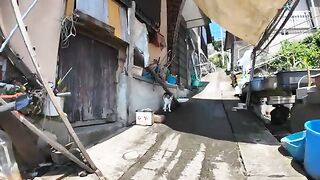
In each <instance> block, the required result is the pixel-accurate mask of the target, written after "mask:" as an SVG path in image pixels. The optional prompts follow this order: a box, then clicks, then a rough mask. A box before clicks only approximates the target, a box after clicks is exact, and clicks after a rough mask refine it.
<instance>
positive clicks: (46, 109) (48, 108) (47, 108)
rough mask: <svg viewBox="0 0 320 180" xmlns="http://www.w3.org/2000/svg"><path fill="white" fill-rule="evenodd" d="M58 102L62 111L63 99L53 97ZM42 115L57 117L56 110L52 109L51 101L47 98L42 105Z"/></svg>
mask: <svg viewBox="0 0 320 180" xmlns="http://www.w3.org/2000/svg"><path fill="white" fill-rule="evenodd" d="M55 98H56V100H57V101H58V102H60V105H61V107H62V109H63V104H64V98H63V97H55ZM43 114H44V115H46V116H52V117H53V116H59V113H58V112H57V110H56V108H55V107H54V105H53V103H52V101H51V100H50V98H49V97H47V98H46V99H45V101H44V103H43Z"/></svg>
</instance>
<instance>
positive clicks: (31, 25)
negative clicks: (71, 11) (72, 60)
mask: <svg viewBox="0 0 320 180" xmlns="http://www.w3.org/2000/svg"><path fill="white" fill-rule="evenodd" d="M31 3H32V0H23V1H19V7H20V10H21V13H22V14H24V12H26V10H27V8H28V7H29V6H30V4H31ZM63 13H64V0H55V1H52V0H41V1H38V2H37V4H36V5H35V7H34V8H33V9H32V10H31V11H30V13H29V14H28V16H27V17H26V18H25V20H24V22H25V24H26V26H27V30H28V33H29V35H30V39H31V41H32V44H33V46H34V47H35V51H36V53H37V60H38V62H39V65H40V67H41V72H42V73H43V74H44V77H45V78H46V79H47V81H50V82H54V81H55V77H56V67H57V66H56V65H57V54H58V46H59V39H60V29H61V26H60V24H61V20H62V16H63ZM0 17H5V18H2V22H1V21H0V23H1V24H0V25H1V28H2V30H3V32H4V34H5V36H8V34H9V33H10V31H11V29H12V28H13V27H14V25H15V24H16V21H15V16H14V12H13V9H12V7H11V3H10V0H1V1H0ZM10 45H11V47H12V49H13V50H14V51H15V52H16V53H18V54H19V56H20V58H21V59H23V61H24V62H25V63H26V64H27V65H28V67H29V68H30V69H32V70H34V68H33V65H32V63H31V60H30V57H29V55H28V51H27V49H26V47H25V44H24V42H23V40H22V36H21V34H20V31H19V30H17V31H16V32H15V34H14V36H13V37H12V39H11V41H10Z"/></svg>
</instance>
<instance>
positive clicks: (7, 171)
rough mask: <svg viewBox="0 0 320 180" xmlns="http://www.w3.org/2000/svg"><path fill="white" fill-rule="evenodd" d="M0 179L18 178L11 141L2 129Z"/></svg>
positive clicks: (0, 133)
mask: <svg viewBox="0 0 320 180" xmlns="http://www.w3.org/2000/svg"><path fill="white" fill-rule="evenodd" d="M0 179H8V180H20V179H21V175H20V172H19V168H18V164H17V162H16V159H15V157H14V155H13V149H12V142H11V140H10V138H9V136H8V135H7V133H5V132H4V131H1V130H0Z"/></svg>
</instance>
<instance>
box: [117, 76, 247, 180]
mask: <svg viewBox="0 0 320 180" xmlns="http://www.w3.org/2000/svg"><path fill="white" fill-rule="evenodd" d="M204 80H205V81H207V82H209V84H208V85H207V86H206V88H205V89H204V90H203V91H202V92H200V93H199V94H197V95H195V96H194V97H193V98H192V99H191V100H190V101H188V102H187V103H185V104H183V105H182V106H181V107H179V108H178V109H176V110H175V111H174V112H172V113H170V114H167V119H166V123H165V124H166V125H167V126H168V130H167V131H166V132H165V133H164V134H165V135H164V136H160V137H158V139H157V143H156V144H155V145H154V146H153V147H152V148H151V149H150V150H149V151H148V152H147V153H146V154H145V155H144V156H142V158H141V159H140V160H139V162H138V163H136V164H135V165H133V166H132V167H131V168H130V169H129V170H128V171H127V172H126V173H125V174H124V175H123V176H122V177H121V179H217V180H219V179H221V180H226V179H246V178H245V169H244V168H243V165H242V163H241V158H240V156H239V147H238V145H237V142H236V141H235V136H234V134H233V133H232V129H231V126H230V123H229V121H228V118H227V114H226V112H225V109H224V104H223V102H222V98H224V99H226V98H231V97H232V96H228V93H229V94H231V93H230V92H231V90H228V86H230V85H229V84H228V83H229V82H228V79H227V77H226V76H225V74H224V73H223V72H222V71H219V72H217V73H213V74H209V75H208V76H207V77H205V78H204Z"/></svg>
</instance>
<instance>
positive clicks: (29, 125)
mask: <svg viewBox="0 0 320 180" xmlns="http://www.w3.org/2000/svg"><path fill="white" fill-rule="evenodd" d="M0 102H1V103H2V105H7V104H8V103H7V102H6V101H4V100H3V99H2V98H0ZM11 113H12V115H13V116H15V117H16V118H17V119H18V120H19V121H20V122H21V123H23V124H24V125H25V126H26V127H27V128H29V129H30V130H31V131H32V132H33V133H35V134H36V135H38V136H39V137H40V138H41V139H43V140H44V141H46V142H47V143H48V144H50V145H51V146H52V147H53V148H55V149H56V150H58V151H60V152H61V153H62V154H63V155H65V156H66V157H67V158H69V159H70V160H71V161H73V162H75V163H76V164H78V165H79V166H80V167H82V168H83V169H85V170H87V171H88V172H93V170H92V169H91V168H89V167H88V166H87V165H85V164H84V163H83V162H81V161H80V160H79V159H78V158H76V157H75V156H74V155H73V154H72V153H70V152H69V151H68V150H67V149H66V148H65V147H63V146H62V145H61V144H59V143H58V142H56V141H55V140H53V139H51V138H49V137H48V136H47V135H46V134H45V133H43V132H42V131H41V130H39V129H38V128H37V127H36V126H35V125H33V124H32V123H30V122H29V121H28V120H27V119H26V118H25V117H24V116H23V115H22V114H20V113H19V112H18V111H11Z"/></svg>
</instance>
